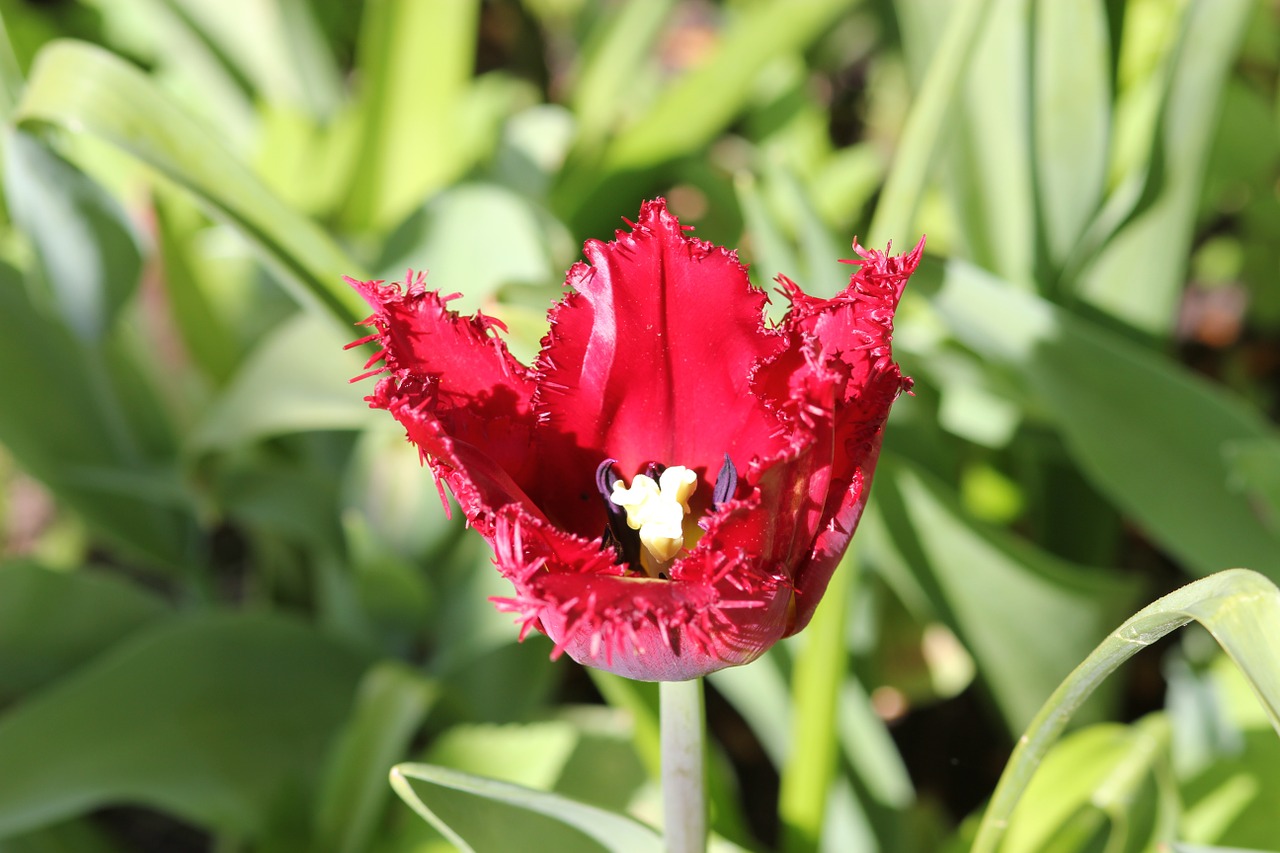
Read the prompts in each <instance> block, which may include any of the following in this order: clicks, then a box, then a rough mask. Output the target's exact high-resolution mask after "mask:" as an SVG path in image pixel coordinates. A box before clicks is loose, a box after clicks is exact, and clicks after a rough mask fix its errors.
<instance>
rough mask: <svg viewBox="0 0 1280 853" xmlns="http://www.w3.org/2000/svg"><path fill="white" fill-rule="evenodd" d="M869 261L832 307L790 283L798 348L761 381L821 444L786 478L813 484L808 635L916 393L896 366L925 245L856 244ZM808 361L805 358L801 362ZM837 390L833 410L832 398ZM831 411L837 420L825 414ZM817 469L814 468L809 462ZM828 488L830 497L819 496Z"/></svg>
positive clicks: (805, 571) (797, 580)
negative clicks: (896, 341) (892, 420)
mask: <svg viewBox="0 0 1280 853" xmlns="http://www.w3.org/2000/svg"><path fill="white" fill-rule="evenodd" d="M854 250H855V251H856V252H857V253H858V255H859V256H860V257H861V258H862V260H861V261H857V262H855V263H859V264H860V269H859V270H858V271H857V272H856V273H854V274H853V276H852V277H851V278H850V281H849V286H848V287H846V288H845V290H844V291H842V292H841V293H840V294H838V295H837V296H835V297H834V298H832V299H827V300H824V299H815V298H813V297H810V296H807V295H806V294H804V293H803V292H801V291H800V289H799V288H798V287H796V286H795V285H794V284H792V283H791V282H789V281H786V280H785V279H784V280H782V285H783V288H784V291H785V292H786V293H787V295H788V296H789V297H790V298H791V300H792V307H791V310H790V311H789V312H788V315H787V317H786V319H785V320H784V322H783V328H784V329H785V330H786V331H787V332H788V334H789V335H790V337H791V341H792V346H791V347H790V349H789V350H788V351H787V354H786V355H785V356H783V357H780V358H779V359H778V360H777V361H776V362H775V363H774V364H771V365H770V366H769V369H766V370H762V371H761V375H760V377H758V384H757V390H758V391H759V392H761V393H764V394H767V395H770V396H771V397H772V398H773V399H778V398H779V394H780V393H781V388H782V387H783V386H784V385H785V387H786V388H787V393H788V394H789V398H788V399H787V400H786V401H780V403H779V408H780V410H781V411H782V412H784V413H786V415H787V417H789V418H790V420H791V422H792V424H793V426H794V427H795V428H796V430H797V432H798V433H799V434H801V435H805V436H807V440H808V441H809V442H811V443H812V452H811V453H809V454H802V455H801V456H800V457H798V458H797V460H796V462H795V463H793V465H792V466H790V468H789V470H788V469H787V468H784V471H786V472H787V473H786V476H788V477H789V478H793V479H795V480H797V481H803V482H806V483H807V484H808V493H809V495H810V496H811V501H810V504H809V506H808V507H807V508H806V510H805V511H803V513H802V515H803V517H804V518H806V519H808V520H809V521H810V523H813V522H816V525H815V526H813V527H812V528H811V531H810V534H809V541H810V542H812V548H811V549H810V551H809V553H808V554H807V555H806V556H805V557H804V559H802V560H800V561H799V562H798V563H797V564H796V566H795V568H794V571H793V574H792V579H793V582H794V584H795V588H796V612H795V622H794V624H793V625H792V626H791V627H790V629H789V630H788V634H793V633H795V632H797V631H799V630H801V629H802V628H803V627H804V626H805V625H806V624H808V621H809V619H810V617H811V616H812V615H813V611H814V609H815V608H816V607H817V605H818V601H819V600H821V598H822V593H823V592H824V591H825V590H826V588H827V582H828V581H829V580H830V579H831V573H832V572H833V571H835V568H836V565H837V563H839V561H840V558H841V556H843V554H844V551H845V549H846V547H847V546H848V544H849V539H850V537H852V536H853V532H854V530H855V529H856V527H857V524H858V521H859V519H860V518H861V515H862V510H863V507H864V506H865V505H866V500H867V494H868V489H869V488H870V486H871V479H872V474H873V473H874V471H875V464H876V460H877V458H878V457H879V454H880V441H881V436H882V434H883V430H884V424H885V421H886V420H887V419H888V417H889V407H890V406H891V405H892V403H893V401H894V400H895V399H896V398H897V396H898V394H899V393H900V392H902V391H904V390H907V389H909V388H910V387H911V381H910V380H909V379H906V378H904V377H903V376H902V374H901V372H900V371H899V369H898V365H897V364H895V363H894V362H893V355H892V350H891V347H890V339H891V337H892V335H893V314H894V311H895V309H896V308H897V305H898V300H899V298H900V297H901V296H902V289H903V287H904V286H905V285H906V282H907V279H908V278H909V277H910V276H911V274H912V273H913V272H914V271H915V269H916V267H917V266H918V265H919V263H920V258H921V256H922V255H923V253H924V240H923V239H921V241H920V243H919V244H918V245H917V246H916V247H915V249H914V250H913V251H911V252H910V253H907V254H905V255H899V256H890V255H888V254H886V253H882V252H877V251H874V250H866V249H863V248H862V247H861V246H859V245H858V244H857V243H856V242H855V243H854ZM797 354H803V358H800V357H797ZM831 392H834V394H835V399H834V400H832V401H831V402H830V403H828V401H827V394H828V393H831ZM824 407H826V411H827V414H825V415H823V416H819V415H818V412H819V411H820V410H821V409H823V408H824ZM806 462H807V464H806ZM818 484H821V485H822V486H824V487H825V489H824V491H825V495H824V496H822V497H820V496H819V495H820V493H819V492H818V490H817V489H816V488H815V486H816V485H818Z"/></svg>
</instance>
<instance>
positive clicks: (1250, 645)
mask: <svg viewBox="0 0 1280 853" xmlns="http://www.w3.org/2000/svg"><path fill="white" fill-rule="evenodd" d="M1193 620H1194V621H1196V622H1199V623H1200V624H1201V625H1203V626H1204V627H1205V628H1206V629H1207V630H1208V631H1209V633H1210V634H1212V635H1213V637H1214V639H1216V640H1217V641H1218V643H1219V644H1220V645H1221V646H1222V648H1223V649H1224V650H1225V651H1226V652H1227V654H1228V655H1229V656H1230V657H1231V659H1232V660H1233V661H1234V662H1235V663H1236V665H1237V666H1239V667H1240V669H1241V670H1242V671H1243V672H1244V674H1245V676H1246V678H1248V680H1249V685H1250V687H1252V688H1253V691H1254V694H1255V695H1256V696H1257V697H1258V699H1259V700H1260V701H1261V703H1262V707H1263V709H1264V711H1265V712H1266V714H1267V717H1268V718H1269V719H1270V721H1271V725H1272V727H1273V728H1275V730H1276V732H1277V733H1280V589H1277V588H1276V586H1275V584H1273V583H1272V582H1271V581H1269V580H1267V579H1266V578H1264V577H1263V576H1262V575H1260V574H1258V573H1257V572H1252V571H1249V570H1247V569H1229V570H1227V571H1225V572H1219V573H1218V574H1215V575H1210V576H1209V577H1207V578H1203V579H1201V580H1198V581H1196V582H1194V583H1191V584H1188V585H1187V586H1184V587H1183V588H1181V589H1179V590H1176V591H1174V592H1172V593H1170V594H1169V595H1166V596H1165V597H1163V598H1161V599H1159V600H1158V601H1156V602H1154V603H1152V604H1150V605H1148V606H1147V607H1144V608H1143V609H1142V610H1140V611H1138V613H1137V614H1135V615H1134V616H1132V617H1131V618H1129V619H1128V620H1126V621H1125V623H1124V624H1123V625H1121V626H1120V627H1119V628H1117V629H1116V630H1115V631H1114V632H1112V633H1111V635H1110V636H1108V637H1107V638H1106V639H1105V640H1103V641H1102V643H1101V644H1100V645H1099V646H1098V647H1097V648H1096V649H1094V650H1093V652H1092V653H1091V654H1090V655H1089V656H1088V657H1087V658H1085V660H1084V662H1083V663H1081V664H1080V665H1079V666H1078V667H1076V668H1075V670H1074V671H1073V672H1072V673H1071V674H1070V675H1069V676H1067V678H1066V680H1065V681H1063V682H1062V684H1061V685H1059V686H1058V689H1057V690H1055V691H1054V693H1053V695H1052V696H1050V697H1049V700H1048V701H1047V702H1045V704H1044V706H1043V707H1041V709H1040V711H1039V712H1038V713H1037V714H1036V717H1035V719H1034V720H1032V722H1031V725H1029V726H1028V727H1027V730H1026V733H1025V734H1024V735H1023V736H1022V738H1021V740H1019V741H1018V745H1017V747H1016V748H1015V749H1014V752H1013V756H1012V757H1011V758H1010V759H1009V763H1008V764H1007V765H1006V766H1005V769H1004V773H1003V775H1002V776H1001V777H1000V783H999V785H997V787H996V791H995V793H994V794H993V795H992V797H991V803H990V804H989V805H988V806H987V810H986V813H985V814H984V815H983V817H982V823H981V825H980V826H979V829H978V835H977V838H976V839H975V840H974V844H973V850H972V853H992V851H994V850H996V849H997V846H998V845H999V842H1000V839H1001V837H1002V836H1003V835H1004V832H1005V829H1006V827H1007V826H1008V823H1009V819H1010V816H1011V815H1012V814H1013V810H1014V807H1015V806H1016V805H1017V804H1018V801H1019V800H1020V799H1021V798H1022V795H1023V793H1024V792H1025V791H1026V789H1027V785H1028V783H1029V782H1030V781H1031V777H1032V775H1033V774H1034V773H1035V772H1036V769H1037V768H1038V767H1039V766H1040V764H1041V762H1042V761H1043V760H1044V757H1045V755H1046V753H1047V752H1048V750H1049V747H1050V746H1051V745H1052V744H1053V742H1054V741H1055V740H1057V738H1058V736H1059V735H1060V734H1061V733H1062V730H1063V729H1064V728H1065V727H1066V725H1067V721H1068V720H1070V719H1071V716H1072V715H1073V714H1074V713H1075V712H1076V710H1077V709H1078V708H1079V707H1080V705H1081V704H1083V703H1084V701H1085V700H1086V699H1087V698H1088V697H1089V696H1090V694H1092V693H1093V691H1094V690H1095V689H1096V688H1097V687H1098V685H1099V684H1101V683H1102V682H1103V681H1104V680H1106V678H1107V677H1108V676H1110V675H1111V674H1112V673H1113V672H1115V671H1116V669H1118V668H1119V666H1120V664H1122V663H1124V662H1125V661H1126V660H1128V659H1129V658H1131V657H1133V656H1134V655H1135V654H1137V653H1138V651H1139V650H1140V649H1143V648H1146V647H1147V646H1149V645H1151V644H1152V643H1154V642H1156V641H1157V640H1159V639H1160V638H1161V637H1164V636H1165V635H1166V634H1168V633H1170V632H1171V631H1174V630H1176V629H1178V628H1181V627H1182V626H1184V625H1186V624H1187V623H1189V622H1191V621H1193Z"/></svg>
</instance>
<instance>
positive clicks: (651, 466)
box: [348, 199, 924, 681]
mask: <svg viewBox="0 0 1280 853" xmlns="http://www.w3.org/2000/svg"><path fill="white" fill-rule="evenodd" d="M628 225H629V226H630V230H629V231H619V232H617V234H616V238H615V239H614V240H613V241H611V242H607V243H604V242H598V241H588V242H587V243H586V246H585V249H584V252H585V255H586V258H587V261H588V262H587V263H582V262H579V263H577V264H576V265H574V266H573V267H572V268H571V269H570V270H569V273H568V277H567V286H568V288H569V291H568V292H567V293H566V294H565V295H564V297H563V298H562V299H561V300H560V301H559V302H557V303H556V304H555V305H554V306H553V307H552V308H551V310H550V314H549V320H550V331H549V332H548V333H547V335H546V337H545V338H544V339H543V341H542V349H541V352H540V354H539V355H538V357H537V359H536V361H535V362H534V363H533V365H531V366H526V365H524V364H522V363H520V362H519V361H518V360H516V359H515V358H514V357H513V356H512V355H511V354H510V352H509V351H508V350H507V347H506V344H505V343H504V342H503V339H502V334H501V333H502V332H503V331H505V328H504V327H503V326H502V324H501V323H500V322H498V321H497V320H495V319H493V318H491V317H488V316H485V315H483V314H481V313H476V314H475V315H473V316H460V315H459V314H458V313H456V312H454V311H452V310H450V309H449V307H448V302H449V300H450V299H452V298H453V297H451V296H441V295H440V294H439V292H437V291H433V290H429V289H428V288H427V286H426V282H425V276H423V275H417V276H413V275H412V274H410V276H409V277H408V278H407V279H406V281H405V283H404V284H403V285H397V284H390V285H388V284H384V283H382V282H380V281H367V282H357V281H353V280H350V279H348V281H349V282H350V283H351V284H352V285H353V286H354V287H355V288H356V289H357V290H358V291H359V292H360V294H361V295H362V296H363V297H364V299H365V300H366V301H367V302H368V303H369V305H370V306H371V307H372V308H373V315H372V316H371V317H370V318H369V320H368V321H367V323H368V325H370V326H371V327H372V328H373V329H374V334H372V335H369V336H368V337H367V338H364V339H362V340H361V341H357V342H356V343H357V344H359V343H365V342H368V341H375V342H376V343H377V345H378V347H379V349H378V352H377V354H376V355H375V356H374V357H373V358H372V359H370V362H369V364H368V365H367V367H369V368H372V370H371V371H370V373H367V374H365V376H370V375H375V374H380V373H385V375H384V376H382V378H381V379H380V380H379V381H378V383H377V385H376V387H375V389H374V391H373V394H372V395H371V396H369V397H368V400H369V403H370V405H371V406H373V407H375V408H379V409H386V410H387V411H388V412H390V413H391V414H392V415H393V416H394V417H395V418H396V419H397V420H398V421H399V422H400V423H401V424H402V425H403V426H404V427H405V429H406V431H407V432H408V437H409V439H410V440H411V441H412V442H414V443H415V444H416V445H417V447H418V449H419V451H420V453H421V455H422V458H423V459H424V460H425V462H426V464H427V465H428V466H430V469H431V471H432V472H433V473H434V475H435V477H436V479H437V483H438V484H442V485H441V497H442V499H443V498H444V497H445V496H444V488H443V487H444V486H447V487H448V490H449V491H450V492H451V493H452V495H453V497H454V499H455V500H456V501H457V503H458V505H459V506H460V508H461V510H462V512H463V514H464V515H465V516H466V519H467V521H468V522H469V524H470V525H471V526H472V527H474V528H475V529H476V530H477V531H478V532H479V534H480V535H481V536H483V537H484V538H485V539H486V540H488V542H489V544H490V545H491V546H492V548H493V552H494V555H495V556H494V562H495V564H496V565H497V568H498V570H499V571H500V572H501V573H502V574H503V575H504V576H505V577H506V578H507V579H509V580H510V581H511V583H512V585H513V587H514V593H513V594H512V595H511V596H510V597H508V598H502V599H495V602H496V604H497V606H498V607H500V608H502V609H503V610H507V611H510V612H512V613H514V614H516V615H517V617H518V620H519V622H520V623H521V625H522V630H521V639H523V638H524V637H525V636H526V635H527V634H529V633H530V632H533V631H538V632H541V633H544V634H546V635H547V636H548V637H550V638H551V640H552V641H553V643H554V651H553V654H554V655H559V654H561V653H564V654H568V655H569V656H570V657H571V658H573V659H574V660H576V661H578V662H580V663H583V664H586V665H588V666H593V667H599V668H601V669H605V670H609V671H611V672H614V673H618V674H621V675H624V676H627V677H630V678H635V679H641V680H649V681H676V680H685V679H691V678H697V677H699V676H702V675H705V674H707V673H709V672H713V671H715V670H718V669H721V668H723V667H726V666H734V665H738V664H744V663H747V662H749V661H751V660H754V659H755V658H757V657H759V656H760V655H761V654H763V653H764V651H765V650H766V649H768V648H769V647H770V646H772V645H773V644H774V643H776V642H777V641H778V640H780V639H781V638H783V637H786V636H788V635H790V634H794V633H796V632H797V631H799V630H801V629H802V628H804V626H805V624H806V623H807V622H808V621H809V619H810V617H811V616H812V615H813V612H814V608H815V607H817V605H818V602H819V600H820V599H821V598H822V594H823V591H824V590H825V589H826V587H827V582H828V580H829V579H830V577H831V574H832V572H833V571H834V570H835V568H836V565H837V563H838V562H839V561H840V558H841V556H842V554H843V553H844V551H845V549H846V547H847V546H848V544H849V540H850V537H852V536H853V533H854V529H855V528H856V527H857V524H858V519H859V517H860V516H861V514H862V510H863V507H864V506H865V504H866V501H867V495H868V490H869V489H870V487H871V479H872V474H873V472H874V469H875V464H876V459H877V457H878V455H879V452H880V444H881V436H882V434H883V431H884V425H885V420H886V418H887V417H888V415H889V407H890V405H891V404H892V403H893V401H894V400H895V398H897V396H898V395H899V394H900V393H901V392H902V391H904V390H907V389H909V388H910V386H911V382H910V380H909V379H907V378H905V377H904V376H903V375H902V374H901V372H900V371H899V369H898V365H897V364H895V363H894V361H893V357H892V353H891V349H890V337H891V335H892V330H893V315H894V309H895V308H896V306H897V303H898V299H899V297H900V296H901V294H902V289H903V287H904V285H905V284H906V281H907V278H908V277H909V276H910V275H911V273H912V272H913V271H914V270H915V268H916V265H917V264H918V263H919V260H920V256H921V254H922V251H923V245H924V243H923V240H922V241H921V243H920V244H919V245H917V246H916V248H915V249H914V250H913V251H911V252H910V253H907V254H904V255H898V256H891V255H889V254H887V253H882V252H878V251H874V250H867V249H863V248H862V247H860V246H858V245H857V243H856V241H855V243H854V247H853V248H854V251H855V252H856V254H857V255H858V259H857V260H854V261H852V262H851V263H853V264H855V265H856V266H857V269H856V271H855V272H854V273H853V274H852V276H851V278H850V280H849V284H848V286H847V287H846V288H845V289H844V290H842V291H841V292H840V293H838V294H837V295H835V296H834V297H832V298H830V299H824V298H818V297H815V296H810V295H808V294H806V293H804V292H803V291H802V290H801V289H800V287H799V286H797V285H796V284H795V283H794V282H792V281H791V280H789V279H787V278H785V277H782V276H779V277H778V279H777V281H778V284H779V293H780V294H781V295H782V297H784V298H785V299H787V300H788V302H789V306H788V309H787V312H786V314H785V316H784V317H783V318H782V319H781V320H780V321H778V322H777V323H770V322H769V321H768V320H767V318H766V315H765V306H766V303H767V301H768V296H767V294H766V293H765V292H763V291H761V290H759V289H758V288H755V287H753V286H752V285H751V284H750V283H749V281H748V279H747V272H746V269H745V268H744V267H743V266H742V264H741V263H739V261H738V258H737V255H736V254H735V253H734V252H732V251H730V250H727V249H724V248H721V247H719V246H715V245H712V244H711V243H707V242H704V241H701V240H698V239H695V238H693V237H692V236H690V235H689V234H688V233H686V232H687V230H688V229H687V228H685V227H683V226H681V225H680V223H679V222H678V221H677V220H676V218H675V217H674V216H673V215H672V214H671V213H670V212H669V211H668V210H667V208H666V204H665V203H664V202H663V201H662V200H661V199H658V200H655V201H651V202H648V203H646V204H644V206H643V207H642V208H641V211H640V216H639V219H638V221H636V222H635V223H628ZM494 251H501V241H500V239H498V240H496V241H495V246H494ZM354 345H355V344H353V346H354ZM359 378H364V377H359ZM445 507H446V511H447V510H448V502H447V500H446V504H445Z"/></svg>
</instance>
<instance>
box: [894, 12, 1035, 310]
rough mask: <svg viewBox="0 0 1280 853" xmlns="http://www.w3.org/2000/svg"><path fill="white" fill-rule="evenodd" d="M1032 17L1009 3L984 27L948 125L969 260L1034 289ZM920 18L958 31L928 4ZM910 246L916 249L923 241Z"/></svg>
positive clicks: (950, 179) (953, 184)
mask: <svg viewBox="0 0 1280 853" xmlns="http://www.w3.org/2000/svg"><path fill="white" fill-rule="evenodd" d="M1041 5H1044V4H1041ZM961 12H962V9H960V8H955V9H953V10H952V13H951V14H952V16H953V17H960V15H961ZM1028 14H1029V3H1028V2H1026V0H1004V2H996V3H993V4H992V5H991V8H990V10H989V11H988V12H987V14H986V16H985V18H984V19H983V21H982V26H981V29H980V30H979V32H978V33H977V34H976V36H975V44H974V45H973V46H972V48H971V50H972V55H971V56H970V59H969V63H968V68H967V69H966V72H965V76H964V79H963V82H962V83H961V84H960V85H959V86H958V87H957V91H956V93H955V95H956V101H957V108H956V109H955V111H954V112H953V113H952V115H951V117H950V119H949V120H948V121H947V123H946V124H947V130H946V142H945V143H944V145H945V153H946V154H947V155H949V156H948V157H947V158H946V159H945V160H944V162H946V163H947V164H948V165H949V168H948V170H947V173H946V180H945V183H946V185H947V187H948V189H949V190H950V195H951V198H952V200H953V206H954V208H955V210H956V216H955V219H956V224H957V225H958V226H959V228H960V229H961V231H960V233H961V234H962V235H963V238H962V240H961V242H960V244H959V245H960V246H962V247H963V251H964V253H965V256H966V257H968V258H969V259H971V260H973V261H974V262H975V263H977V264H978V265H979V266H981V267H983V268H985V269H989V270H992V271H993V272H996V273H998V274H999V275H1001V276H1002V277H1003V278H1005V279H1007V280H1009V281H1012V282H1016V283H1018V284H1023V285H1028V286H1029V285H1030V282H1031V280H1032V276H1033V265H1034V264H1035V260H1036V258H1035V246H1036V244H1035V216H1034V202H1033V190H1032V162H1031V152H1030V146H1029V144H1028V143H1029V140H1030V138H1031V115H1030V109H1031V106H1030V105H1031V96H1030V93H1029V91H1028V89H1029V87H1030V81H1031V79H1032V78H1031V70H1030V68H1029V64H1030V61H1031V58H1030V48H1029V45H1028V36H1029V27H1028V21H1027V18H1028ZM919 17H921V18H922V19H924V20H925V21H930V22H933V21H937V22H939V23H941V22H944V21H945V25H946V26H947V27H951V26H953V24H952V23H951V19H950V18H944V16H942V15H939V14H938V7H937V6H936V5H935V4H932V3H928V2H926V3H924V4H923V11H922V12H921V13H920V15H919ZM935 61H937V60H935ZM906 239H907V240H908V241H910V242H908V244H907V245H911V244H913V243H914V241H915V239H916V238H915V236H914V235H907V236H906ZM876 248H879V246H876Z"/></svg>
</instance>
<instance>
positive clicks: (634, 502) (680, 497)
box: [609, 465, 698, 575]
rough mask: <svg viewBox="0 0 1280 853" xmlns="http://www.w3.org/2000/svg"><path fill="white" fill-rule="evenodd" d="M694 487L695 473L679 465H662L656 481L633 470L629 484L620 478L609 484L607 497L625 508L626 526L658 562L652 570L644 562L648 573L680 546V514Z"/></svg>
mask: <svg viewBox="0 0 1280 853" xmlns="http://www.w3.org/2000/svg"><path fill="white" fill-rule="evenodd" d="M697 487H698V475H697V474H695V473H694V472H693V471H691V470H689V469H688V468H685V467H684V466H683V465H673V466H671V467H670V468H668V469H666V470H665V471H663V472H662V474H661V476H659V477H658V482H656V483H655V482H654V481H653V478H652V477H650V476H648V475H646V474H637V475H636V476H635V479H633V480H632V481H631V486H630V487H629V488H628V487H627V486H624V485H623V484H622V481H621V480H619V481H618V482H616V483H614V484H613V494H611V495H610V496H609V500H611V501H613V503H614V504H616V505H617V506H620V507H623V508H624V509H626V511H627V526H628V527H630V528H631V529H632V530H638V531H639V532H640V544H642V545H644V547H645V549H646V550H647V551H648V552H649V556H651V557H652V558H653V561H654V562H655V563H657V564H658V568H655V569H653V570H650V567H648V566H645V569H646V571H648V572H649V574H653V575H656V574H657V572H658V571H659V570H660V568H661V566H662V565H663V564H665V563H669V562H671V561H672V560H674V559H675V557H676V555H677V554H679V553H680V549H681V548H683V547H684V517H685V516H686V515H688V514H689V498H690V497H691V496H692V495H693V492H694V490H695V489H697Z"/></svg>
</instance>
